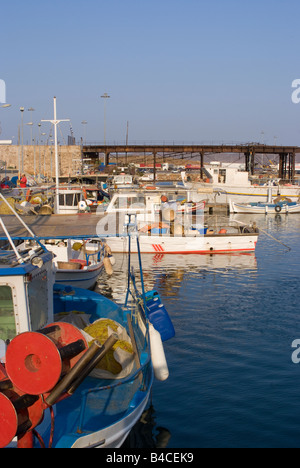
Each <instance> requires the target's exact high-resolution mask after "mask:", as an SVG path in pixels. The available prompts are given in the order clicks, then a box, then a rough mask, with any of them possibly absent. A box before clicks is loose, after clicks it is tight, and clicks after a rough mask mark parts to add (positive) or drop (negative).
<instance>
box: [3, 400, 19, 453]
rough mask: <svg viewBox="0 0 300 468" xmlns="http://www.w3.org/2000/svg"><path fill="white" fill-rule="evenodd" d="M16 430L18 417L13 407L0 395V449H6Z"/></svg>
mask: <svg viewBox="0 0 300 468" xmlns="http://www.w3.org/2000/svg"><path fill="white" fill-rule="evenodd" d="M17 430H18V416H17V412H16V410H15V408H14V405H13V404H12V402H11V401H10V399H9V398H7V397H6V396H5V395H3V393H0V448H4V447H6V446H7V445H8V444H10V442H11V441H12V440H13V438H14V437H15V435H16V433H17Z"/></svg>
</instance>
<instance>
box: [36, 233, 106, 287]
mask: <svg viewBox="0 0 300 468" xmlns="http://www.w3.org/2000/svg"><path fill="white" fill-rule="evenodd" d="M43 243H44V245H45V246H46V248H47V250H48V251H50V252H52V253H53V255H54V260H53V262H54V268H55V282H56V283H58V284H64V285H68V286H74V287H77V288H83V289H94V287H95V285H96V282H97V280H98V278H99V276H100V275H101V273H102V272H103V269H104V258H105V250H104V245H103V243H102V242H101V241H98V242H96V241H95V242H94V244H93V246H94V247H95V248H93V251H91V250H88V249H87V247H86V246H87V243H88V239H76V238H67V239H66V238H65V237H61V238H56V239H53V238H52V239H49V240H44V241H43Z"/></svg>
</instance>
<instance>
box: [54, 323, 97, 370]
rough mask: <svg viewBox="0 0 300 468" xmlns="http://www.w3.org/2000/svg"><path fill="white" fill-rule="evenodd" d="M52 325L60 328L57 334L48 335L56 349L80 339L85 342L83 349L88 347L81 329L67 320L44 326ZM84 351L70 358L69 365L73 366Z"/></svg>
mask: <svg viewBox="0 0 300 468" xmlns="http://www.w3.org/2000/svg"><path fill="white" fill-rule="evenodd" d="M54 326H58V327H59V328H60V330H59V332H58V333H57V335H56V334H53V335H49V337H51V340H52V341H53V342H54V343H55V344H56V346H57V347H58V349H61V348H63V347H64V346H67V345H68V344H71V343H74V342H75V341H77V340H82V341H83V342H84V344H85V349H86V350H87V349H88V347H89V346H88V342H87V341H86V338H85V336H84V334H83V333H82V330H80V329H79V328H77V327H75V326H74V325H72V324H71V323H67V322H54V323H51V324H50V325H48V326H47V327H45V328H46V329H47V328H51V327H54ZM84 352H85V351H83V352H82V353H80V354H78V355H77V356H75V357H74V358H72V359H71V360H70V364H71V367H73V366H74V365H75V364H76V363H77V361H79V359H80V358H81V356H82V355H83V354H84Z"/></svg>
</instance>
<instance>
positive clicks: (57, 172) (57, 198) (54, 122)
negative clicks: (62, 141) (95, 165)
mask: <svg viewBox="0 0 300 468" xmlns="http://www.w3.org/2000/svg"><path fill="white" fill-rule="evenodd" d="M53 101H54V120H42V122H50V123H52V125H54V145H55V183H56V188H55V206H56V214H59V163H58V147H57V126H58V125H59V124H60V122H70V119H62V120H57V116H56V97H55V96H54V98H53Z"/></svg>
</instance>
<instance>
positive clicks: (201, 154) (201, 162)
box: [200, 151, 204, 179]
mask: <svg viewBox="0 0 300 468" xmlns="http://www.w3.org/2000/svg"><path fill="white" fill-rule="evenodd" d="M203 169H204V151H201V153H200V177H201V179H203Z"/></svg>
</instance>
